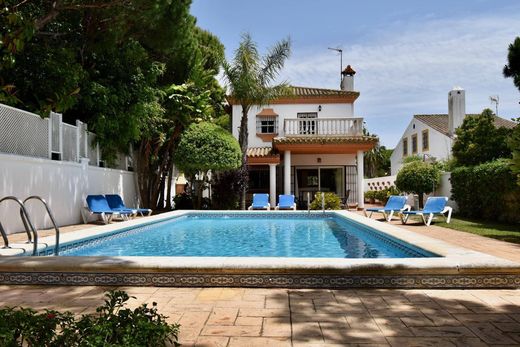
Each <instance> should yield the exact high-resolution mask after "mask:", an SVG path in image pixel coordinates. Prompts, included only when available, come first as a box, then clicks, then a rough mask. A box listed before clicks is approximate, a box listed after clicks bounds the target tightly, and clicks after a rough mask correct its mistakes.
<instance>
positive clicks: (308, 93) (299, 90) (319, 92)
mask: <svg viewBox="0 0 520 347" xmlns="http://www.w3.org/2000/svg"><path fill="white" fill-rule="evenodd" d="M291 90H292V95H290V96H297V97H315V96H320V97H323V96H331V97H342V96H355V97H358V96H359V92H353V91H345V90H340V89H325V88H309V87H297V86H291Z"/></svg>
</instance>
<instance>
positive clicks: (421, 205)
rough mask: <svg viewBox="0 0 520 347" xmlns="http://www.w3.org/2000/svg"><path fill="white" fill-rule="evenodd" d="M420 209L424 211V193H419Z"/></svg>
mask: <svg viewBox="0 0 520 347" xmlns="http://www.w3.org/2000/svg"><path fill="white" fill-rule="evenodd" d="M418 195H419V208H420V209H421V210H422V209H423V207H424V202H423V200H424V193H419V194H418Z"/></svg>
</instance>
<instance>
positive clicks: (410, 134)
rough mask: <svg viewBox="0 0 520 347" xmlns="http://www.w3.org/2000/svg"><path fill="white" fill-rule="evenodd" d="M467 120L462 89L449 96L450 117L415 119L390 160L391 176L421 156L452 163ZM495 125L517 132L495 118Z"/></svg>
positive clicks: (453, 91)
mask: <svg viewBox="0 0 520 347" xmlns="http://www.w3.org/2000/svg"><path fill="white" fill-rule="evenodd" d="M468 115H469V114H468ZM465 116H466V100H465V92H464V90H463V89H462V88H460V87H456V88H453V90H451V91H450V92H449V93H448V114H418V115H414V116H413V118H412V120H411V121H410V123H409V124H408V126H407V127H406V130H405V131H404V133H403V135H402V136H401V139H400V140H399V143H398V144H397V145H396V146H395V149H394V151H393V153H392V156H391V157H390V162H391V174H392V175H396V174H397V172H398V171H399V169H400V168H401V166H402V165H403V159H404V158H405V157H407V156H411V155H418V156H421V157H423V158H424V159H425V160H432V159H435V160H437V161H439V160H448V159H450V158H451V147H452V145H453V140H454V134H455V129H457V128H458V127H459V126H460V125H461V124H462V122H463V121H464V117H465ZM495 125H496V126H497V127H507V128H514V127H515V125H516V123H515V122H513V121H509V120H507V119H503V118H500V117H496V116H495Z"/></svg>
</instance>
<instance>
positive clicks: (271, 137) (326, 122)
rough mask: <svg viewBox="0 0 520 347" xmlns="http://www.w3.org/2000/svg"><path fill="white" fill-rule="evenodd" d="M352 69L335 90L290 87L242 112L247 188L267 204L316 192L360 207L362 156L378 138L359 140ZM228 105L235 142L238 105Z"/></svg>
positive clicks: (360, 128) (303, 198)
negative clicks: (245, 114)
mask: <svg viewBox="0 0 520 347" xmlns="http://www.w3.org/2000/svg"><path fill="white" fill-rule="evenodd" d="M354 74H355V71H354V70H353V69H352V68H351V67H350V65H349V66H347V67H346V68H345V70H344V71H343V72H342V76H343V77H342V82H341V89H340V90H333V89H320V88H309V87H292V91H293V93H292V95H290V96H287V97H281V98H278V99H276V100H273V101H272V102H271V103H270V104H269V105H266V106H263V107H258V106H254V107H251V109H250V110H249V113H248V129H249V137H248V145H249V148H248V151H247V161H248V167H249V177H250V179H249V189H248V192H249V193H250V194H252V193H269V194H270V198H271V205H272V206H275V205H276V196H277V195H278V194H294V195H295V196H296V197H298V198H299V199H300V201H306V200H307V193H309V194H310V196H311V198H312V196H313V195H314V193H315V192H317V191H330V192H334V193H336V194H337V195H339V196H340V197H343V196H345V194H346V192H347V191H350V194H349V202H351V203H356V202H357V203H358V204H359V205H360V206H362V205H363V153H364V152H365V151H369V150H370V149H372V148H373V147H374V145H375V144H376V143H377V141H378V139H377V138H376V137H372V136H363V118H360V117H355V116H354V102H355V101H356V99H357V98H358V97H359V92H356V91H354ZM229 102H230V104H231V105H232V129H233V135H234V136H235V137H237V138H238V132H239V127H240V120H241V117H242V107H241V106H240V105H239V104H238V103H237V102H236V100H233V99H232V98H229Z"/></svg>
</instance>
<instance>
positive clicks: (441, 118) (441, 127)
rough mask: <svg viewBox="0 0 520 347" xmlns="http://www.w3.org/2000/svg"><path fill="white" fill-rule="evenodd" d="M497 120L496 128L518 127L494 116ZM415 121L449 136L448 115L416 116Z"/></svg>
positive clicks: (511, 122) (472, 115)
mask: <svg viewBox="0 0 520 347" xmlns="http://www.w3.org/2000/svg"><path fill="white" fill-rule="evenodd" d="M466 116H471V117H474V116H478V114H474V113H473V114H466ZM493 117H494V118H495V126H496V127H506V128H509V129H512V128H514V127H515V126H516V123H515V122H513V121H510V120H507V119H504V118H500V117H497V116H493ZM414 118H415V119H418V120H420V121H421V122H423V123H424V124H426V125H428V126H429V127H431V128H433V129H435V130H437V131H438V132H440V133H441V134H444V135H446V136H448V135H449V125H448V115H447V114H416V115H414Z"/></svg>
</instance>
